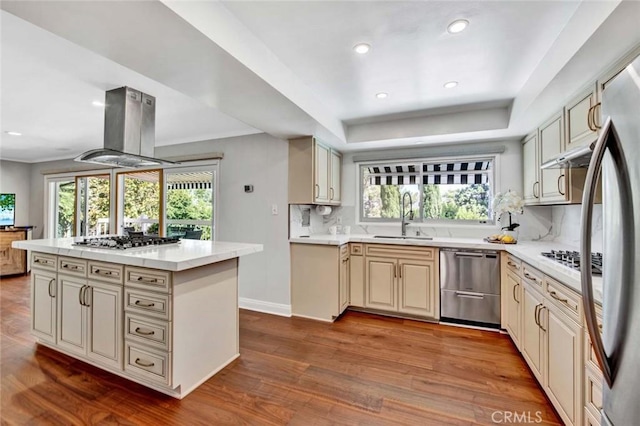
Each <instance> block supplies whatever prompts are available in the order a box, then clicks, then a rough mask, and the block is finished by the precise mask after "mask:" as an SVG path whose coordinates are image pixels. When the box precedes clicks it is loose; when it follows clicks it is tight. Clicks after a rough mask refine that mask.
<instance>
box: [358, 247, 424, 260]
mask: <svg viewBox="0 0 640 426" xmlns="http://www.w3.org/2000/svg"><path fill="white" fill-rule="evenodd" d="M436 250H437V249H435V248H433V247H420V246H399V245H388V244H367V245H365V254H366V255H367V256H376V257H396V258H403V259H417V260H433V259H435V258H436Z"/></svg>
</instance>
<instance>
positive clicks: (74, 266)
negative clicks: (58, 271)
mask: <svg viewBox="0 0 640 426" xmlns="http://www.w3.org/2000/svg"><path fill="white" fill-rule="evenodd" d="M62 267H63V268H65V269H71V270H72V271H77V270H78V269H80V267H79V266H76V265H69V264H68V263H64V264H62Z"/></svg>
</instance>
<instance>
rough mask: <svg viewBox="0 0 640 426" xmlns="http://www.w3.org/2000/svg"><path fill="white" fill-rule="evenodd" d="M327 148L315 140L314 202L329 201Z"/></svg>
mask: <svg viewBox="0 0 640 426" xmlns="http://www.w3.org/2000/svg"><path fill="white" fill-rule="evenodd" d="M329 151H330V150H329V148H327V147H326V146H324V145H322V144H319V143H317V142H316V147H315V168H316V169H315V172H314V173H315V175H314V176H315V179H314V191H315V193H314V200H315V202H316V203H328V202H329V179H330V176H329V167H330V165H331V164H330V162H329V155H330V153H329Z"/></svg>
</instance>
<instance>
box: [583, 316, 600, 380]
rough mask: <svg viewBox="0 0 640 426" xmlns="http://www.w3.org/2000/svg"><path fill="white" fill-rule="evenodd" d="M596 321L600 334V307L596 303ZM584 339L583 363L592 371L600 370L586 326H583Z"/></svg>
mask: <svg viewBox="0 0 640 426" xmlns="http://www.w3.org/2000/svg"><path fill="white" fill-rule="evenodd" d="M596 322H597V323H598V330H599V331H600V334H602V308H600V307H599V306H597V305H596ZM584 330H585V339H584V342H585V343H584V363H585V365H586V366H587V367H591V368H592V369H593V371H601V370H600V365H599V364H598V360H597V359H596V353H595V352H594V350H593V345H592V344H591V337H589V330H587V326H586V325H585V327H584Z"/></svg>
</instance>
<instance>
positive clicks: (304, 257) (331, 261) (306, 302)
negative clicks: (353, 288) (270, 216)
mask: <svg viewBox="0 0 640 426" xmlns="http://www.w3.org/2000/svg"><path fill="white" fill-rule="evenodd" d="M290 250H291V312H292V314H293V315H295V316H301V317H306V318H313V319H319V320H323V321H333V320H334V319H336V318H337V317H338V316H339V315H340V314H341V313H342V312H343V311H344V310H345V309H346V308H347V306H349V296H350V286H349V283H350V280H351V272H350V269H351V268H350V255H349V245H348V244H344V245H342V246H340V247H336V246H330V245H315V244H291V246H290Z"/></svg>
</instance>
